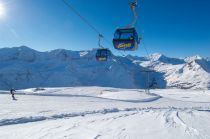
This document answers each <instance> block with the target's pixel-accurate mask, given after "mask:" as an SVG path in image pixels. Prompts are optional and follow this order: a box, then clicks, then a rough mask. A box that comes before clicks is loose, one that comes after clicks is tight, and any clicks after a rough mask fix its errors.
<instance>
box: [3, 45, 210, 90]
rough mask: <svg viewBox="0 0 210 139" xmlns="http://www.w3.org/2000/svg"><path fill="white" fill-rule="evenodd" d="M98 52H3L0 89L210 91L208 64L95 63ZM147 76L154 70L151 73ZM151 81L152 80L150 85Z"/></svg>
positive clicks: (159, 60) (194, 60)
mask: <svg viewBox="0 0 210 139" xmlns="http://www.w3.org/2000/svg"><path fill="white" fill-rule="evenodd" d="M95 53H96V50H94V49H93V50H89V51H70V50H64V49H57V50H53V51H49V52H38V51H36V50H33V49H30V48H28V47H26V46H21V47H14V48H3V49H0V89H9V88H11V87H14V88H18V89H20V88H31V87H71V86H103V87H118V88H146V87H147V86H150V87H152V88H166V87H168V88H170V87H176V88H177V87H178V88H192V89H198V88H203V89H207V88H208V89H209V88H210V62H209V60H208V59H203V58H199V57H188V58H185V59H177V58H169V57H166V56H164V55H161V54H153V55H151V58H150V59H149V58H148V57H137V56H131V55H129V56H127V57H119V56H114V55H113V56H112V58H110V59H109V60H108V61H107V62H97V61H96V60H95ZM145 71H153V72H150V73H149V76H148V74H147V72H145ZM148 77H149V78H150V79H149V80H150V82H149V84H147V80H148Z"/></svg>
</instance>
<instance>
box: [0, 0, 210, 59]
mask: <svg viewBox="0 0 210 139" xmlns="http://www.w3.org/2000/svg"><path fill="white" fill-rule="evenodd" d="M0 2H1V3H3V4H4V7H5V9H6V16H5V17H4V18H0V48H2V47H14V46H20V45H26V46H29V47H31V48H33V49H36V50H39V51H46V50H52V49H57V48H64V49H70V50H85V49H92V48H97V41H98V40H97V34H96V33H95V32H94V31H93V30H92V29H90V28H89V27H88V26H87V25H86V24H84V23H83V22H82V20H81V19H80V18H78V17H77V16H76V15H75V14H74V13H73V12H71V11H69V9H68V8H67V7H66V5H64V3H63V2H62V1H61V0H0ZM69 2H71V4H72V5H73V6H74V7H75V8H76V9H77V10H78V11H79V12H80V14H81V15H83V16H84V17H85V18H86V19H87V20H88V21H89V22H90V23H92V24H93V25H94V26H95V27H96V28H97V29H98V30H99V31H100V32H102V33H103V34H104V36H105V37H106V38H107V39H108V40H109V41H110V43H111V40H112V37H113V33H114V30H115V29H116V28H118V27H124V26H126V25H127V24H129V23H130V21H131V19H132V13H131V11H130V9H129V8H128V5H127V3H128V0H69ZM139 2H140V7H139V8H138V9H137V11H138V14H139V20H138V23H137V27H136V28H137V30H138V32H139V34H141V33H142V32H144V36H143V41H142V44H141V45H140V46H139V49H138V51H136V52H127V53H126V54H133V55H139V56H142V55H143V56H145V55H146V52H145V49H144V48H143V47H146V48H147V49H148V51H149V53H156V52H158V53H163V54H165V55H167V56H171V57H185V56H190V55H196V54H199V55H201V56H203V57H207V56H208V57H210V8H209V7H210V1H209V0H139ZM103 45H104V47H108V48H110V49H111V50H112V51H113V52H114V53H116V54H118V52H117V51H116V50H114V49H113V46H112V45H110V44H108V43H106V42H104V43H103Z"/></svg>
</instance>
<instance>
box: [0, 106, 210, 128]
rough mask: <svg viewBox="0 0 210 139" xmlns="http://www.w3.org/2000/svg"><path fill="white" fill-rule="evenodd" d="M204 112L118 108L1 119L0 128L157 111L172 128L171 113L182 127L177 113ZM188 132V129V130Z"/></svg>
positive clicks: (177, 109) (197, 109)
mask: <svg viewBox="0 0 210 139" xmlns="http://www.w3.org/2000/svg"><path fill="white" fill-rule="evenodd" d="M187 110H191V111H205V112H210V109H209V110H205V109H199V108H193V109H187V108H184V109H183V108H143V109H142V108H127V109H123V110H120V109H118V108H113V109H103V110H98V111H86V112H81V113H65V114H59V115H52V116H34V117H33V116H30V117H21V118H16V119H2V120H0V126H6V125H14V124H25V123H30V122H40V121H44V120H56V119H65V118H71V117H77V116H82V117H83V116H87V115H95V114H109V113H118V112H145V111H146V112H148V111H153V112H159V111H166V112H165V114H164V115H163V116H164V117H166V123H170V126H173V125H174V124H175V123H176V122H174V117H175V116H174V115H172V117H173V118H171V114H172V112H173V113H174V112H176V118H178V119H179V120H180V121H181V122H182V124H183V125H185V123H184V122H183V121H182V120H181V118H180V117H179V115H178V111H187ZM188 130H189V129H188Z"/></svg>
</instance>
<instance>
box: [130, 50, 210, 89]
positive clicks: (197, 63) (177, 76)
mask: <svg viewBox="0 0 210 139" xmlns="http://www.w3.org/2000/svg"><path fill="white" fill-rule="evenodd" d="M133 62H134V63H137V64H139V65H141V66H143V67H147V68H150V69H152V70H154V71H156V72H157V73H162V75H163V78H164V80H165V81H166V87H168V88H170V87H174V88H184V89H187V88H192V89H209V88H210V62H209V60H208V59H204V58H201V57H200V56H192V57H186V58H185V59H181V58H180V59H179V58H169V57H166V56H164V55H162V54H153V55H151V56H150V59H147V60H142V61H141V60H133Z"/></svg>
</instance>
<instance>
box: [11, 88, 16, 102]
mask: <svg viewBox="0 0 210 139" xmlns="http://www.w3.org/2000/svg"><path fill="white" fill-rule="evenodd" d="M14 92H15V89H14V88H12V89H10V94H11V95H12V99H13V100H16V99H15V93H14Z"/></svg>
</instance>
